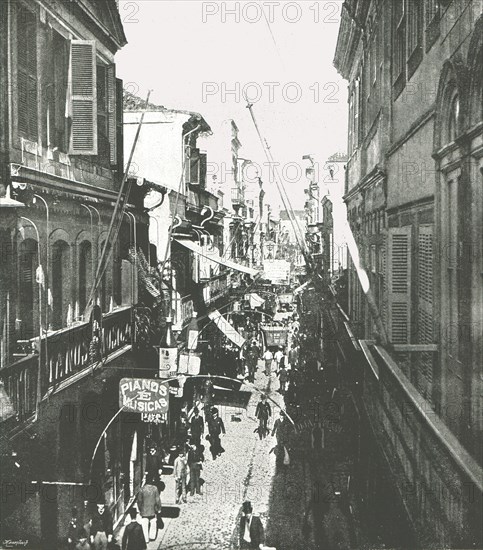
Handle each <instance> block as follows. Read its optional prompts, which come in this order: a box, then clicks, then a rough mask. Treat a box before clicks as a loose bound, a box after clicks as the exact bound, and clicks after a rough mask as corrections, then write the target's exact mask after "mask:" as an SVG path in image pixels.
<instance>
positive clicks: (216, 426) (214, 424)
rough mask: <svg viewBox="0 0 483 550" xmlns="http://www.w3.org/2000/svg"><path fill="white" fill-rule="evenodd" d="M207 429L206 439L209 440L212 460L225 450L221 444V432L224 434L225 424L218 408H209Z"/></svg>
mask: <svg viewBox="0 0 483 550" xmlns="http://www.w3.org/2000/svg"><path fill="white" fill-rule="evenodd" d="M208 431H209V436H208V440H209V442H210V451H211V456H212V457H213V460H216V459H217V458H218V457H219V456H221V454H222V453H224V452H225V449H224V448H223V447H222V446H221V439H220V437H221V434H225V433H226V431H225V424H224V422H223V420H222V419H221V418H220V416H219V413H218V409H217V408H216V407H213V408H212V409H211V415H210V419H209V421H208Z"/></svg>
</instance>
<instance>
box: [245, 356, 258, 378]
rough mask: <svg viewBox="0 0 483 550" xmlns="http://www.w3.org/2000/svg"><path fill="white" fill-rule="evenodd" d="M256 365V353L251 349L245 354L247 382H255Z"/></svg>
mask: <svg viewBox="0 0 483 550" xmlns="http://www.w3.org/2000/svg"><path fill="white" fill-rule="evenodd" d="M257 365H258V353H257V351H254V350H253V349H250V351H249V352H248V353H247V368H248V381H249V382H252V383H253V382H255V373H256V371H257Z"/></svg>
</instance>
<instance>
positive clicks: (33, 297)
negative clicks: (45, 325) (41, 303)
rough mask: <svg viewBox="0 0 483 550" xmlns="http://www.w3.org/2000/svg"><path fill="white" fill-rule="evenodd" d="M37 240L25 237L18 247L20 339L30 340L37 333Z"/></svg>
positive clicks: (18, 336)
mask: <svg viewBox="0 0 483 550" xmlns="http://www.w3.org/2000/svg"><path fill="white" fill-rule="evenodd" d="M38 263H39V260H38V252H37V241H34V240H33V239H25V240H24V241H22V242H21V243H20V244H19V248H18V298H19V299H18V314H17V315H18V324H19V333H18V335H17V338H18V339H19V340H30V339H31V338H34V336H36V334H37V330H36V327H37V326H38V315H36V314H35V312H36V311H38V292H37V288H36V284H37V283H36V280H35V272H36V269H37V266H38Z"/></svg>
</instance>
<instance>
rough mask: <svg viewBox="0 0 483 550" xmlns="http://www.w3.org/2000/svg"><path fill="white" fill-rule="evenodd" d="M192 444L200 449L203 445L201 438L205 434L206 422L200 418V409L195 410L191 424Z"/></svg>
mask: <svg viewBox="0 0 483 550" xmlns="http://www.w3.org/2000/svg"><path fill="white" fill-rule="evenodd" d="M190 432H191V443H192V444H193V445H196V446H197V447H199V446H200V445H201V437H202V436H203V434H204V432H205V422H204V420H203V417H202V416H200V410H199V409H198V407H195V408H194V409H193V418H192V419H191V422H190Z"/></svg>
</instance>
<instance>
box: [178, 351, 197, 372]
mask: <svg viewBox="0 0 483 550" xmlns="http://www.w3.org/2000/svg"><path fill="white" fill-rule="evenodd" d="M200 368H201V356H200V355H199V354H197V353H181V354H180V356H179V367H178V373H180V374H190V375H191V376H195V375H197V374H199V373H200Z"/></svg>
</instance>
